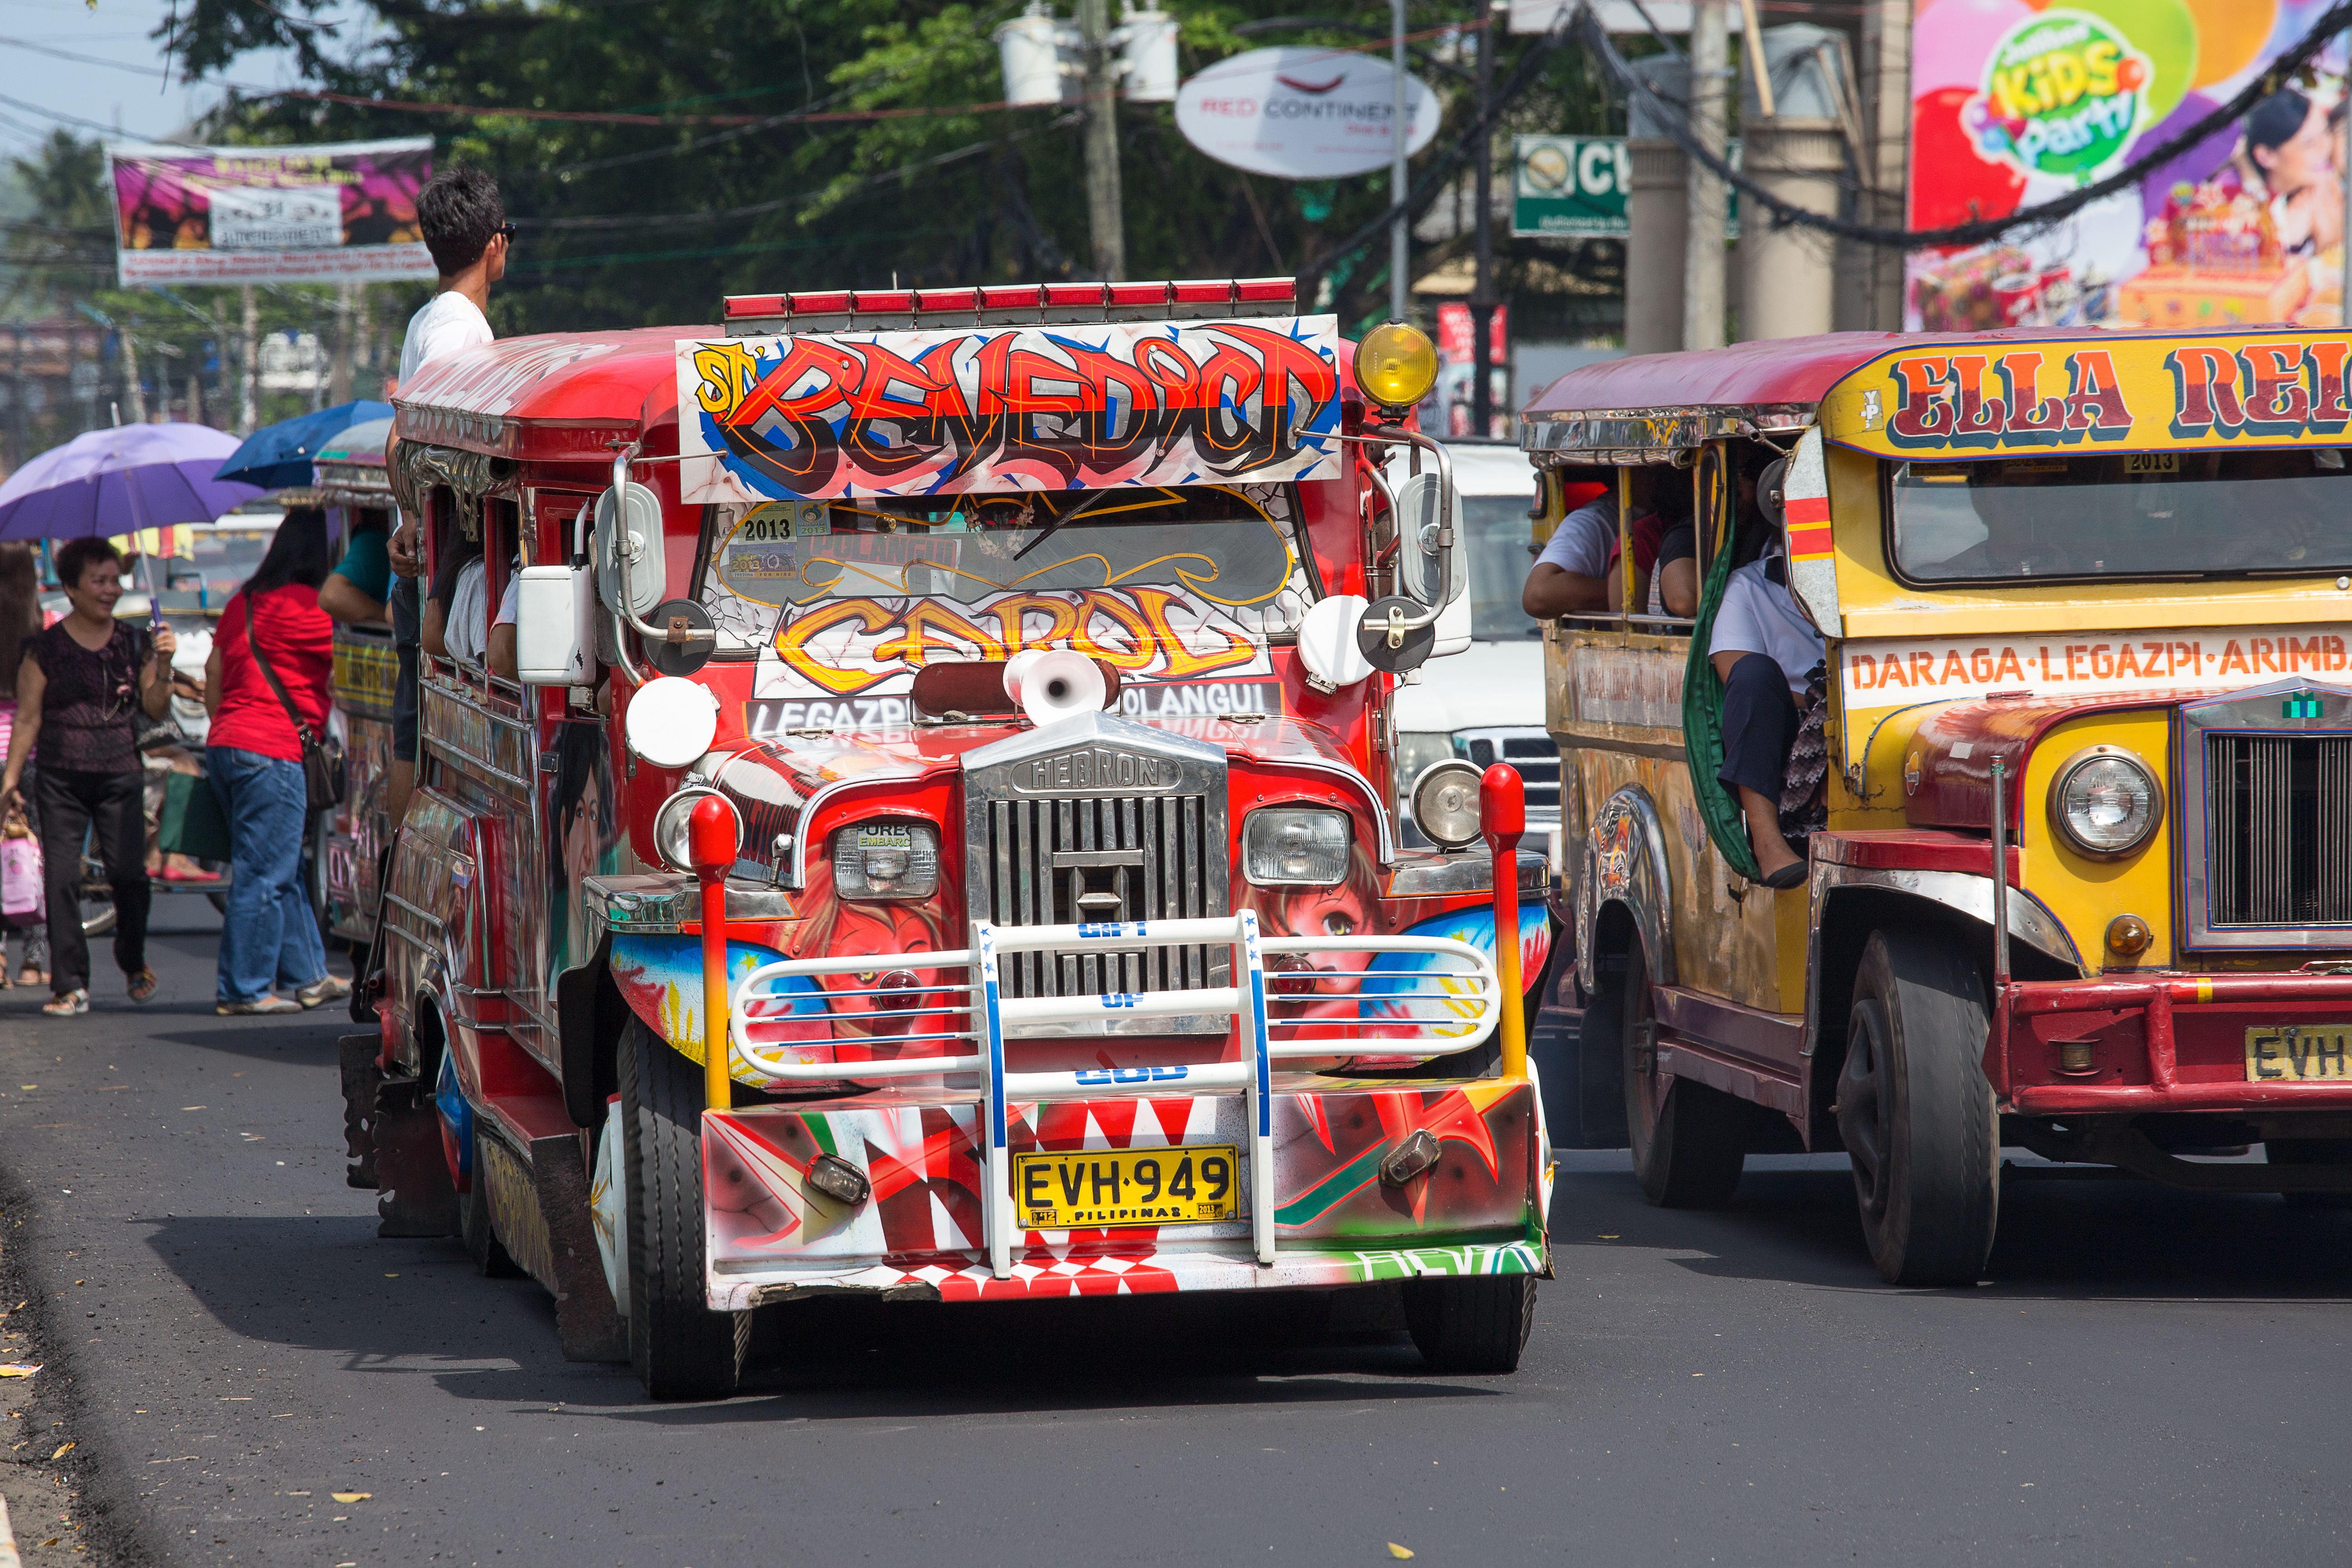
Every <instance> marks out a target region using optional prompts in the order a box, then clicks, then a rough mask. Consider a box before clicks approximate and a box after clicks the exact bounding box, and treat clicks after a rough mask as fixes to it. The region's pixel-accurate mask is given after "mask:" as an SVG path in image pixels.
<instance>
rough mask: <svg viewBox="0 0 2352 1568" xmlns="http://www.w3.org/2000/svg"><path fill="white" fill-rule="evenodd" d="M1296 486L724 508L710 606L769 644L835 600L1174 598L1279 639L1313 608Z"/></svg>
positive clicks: (714, 545)
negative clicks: (775, 632) (1143, 594)
mask: <svg viewBox="0 0 2352 1568" xmlns="http://www.w3.org/2000/svg"><path fill="white" fill-rule="evenodd" d="M1294 509H1295V500H1294V497H1293V492H1292V491H1291V489H1290V488H1289V487H1287V486H1283V485H1250V486H1223V485H1218V486H1209V485H1201V486H1166V487H1162V486H1143V487H1137V488H1133V489H1092V490H1035V491H1022V492H1014V493H1008V494H995V495H980V496H932V497H921V498H912V499H908V498H898V497H887V498H858V499H852V500H833V501H770V502H764V503H761V504H760V505H758V506H753V507H722V508H719V509H716V510H718V512H719V517H718V519H717V522H716V527H715V529H714V530H713V531H712V534H711V543H710V546H709V560H708V564H707V567H706V569H705V571H704V573H703V577H702V582H701V584H700V592H699V597H700V601H701V603H702V605H703V606H704V607H705V608H706V609H708V610H709V612H710V614H711V616H712V618H713V620H715V621H716V622H717V623H718V624H719V627H720V629H721V630H722V631H723V632H726V633H727V634H729V636H730V637H731V638H734V639H740V641H743V642H757V641H762V640H765V638H766V637H767V636H769V635H770V634H771V633H772V629H773V628H774V627H775V626H778V625H779V624H780V623H781V622H788V621H791V620H793V618H794V617H795V616H798V615H800V614H802V613H803V612H807V611H810V610H813V609H814V608H816V607H819V606H822V605H824V604H825V603H826V602H827V601H840V600H880V601H906V600H910V599H933V600H944V601H947V602H949V603H950V604H955V605H966V606H976V605H983V604H987V603H989V602H991V601H992V600H996V599H999V598H1001V597H1003V595H1007V594H1023V595H1055V594H1063V595H1077V594H1084V593H1089V592H1092V593H1097V594H1098V593H1101V592H1104V591H1108V592H1112V593H1126V594H1132V593H1133V592H1135V591H1137V590H1139V589H1143V590H1150V589H1160V590H1167V591H1170V592H1172V593H1174V594H1178V595H1184V596H1186V597H1187V598H1190V599H1192V600H1196V601H1199V602H1202V604H1204V605H1209V606H1213V607H1214V608H1215V609H1216V610H1217V611H1219V612H1222V613H1226V614H1230V615H1232V616H1234V617H1235V618H1236V620H1237V621H1239V622H1240V623H1241V624H1243V625H1244V626H1252V627H1254V628H1257V629H1261V630H1262V631H1264V632H1265V633H1275V632H1281V631H1287V630H1295V629H1296V627H1297V619H1298V617H1299V616H1302V615H1303V614H1304V613H1305V610H1306V606H1307V598H1306V596H1305V590H1306V584H1305V578H1304V574H1303V573H1302V572H1301V571H1300V570H1299V564H1298V552H1297V547H1296V546H1295V545H1294V543H1293V527H1294V524H1293V521H1292V519H1293V517H1294V516H1295V510H1294Z"/></svg>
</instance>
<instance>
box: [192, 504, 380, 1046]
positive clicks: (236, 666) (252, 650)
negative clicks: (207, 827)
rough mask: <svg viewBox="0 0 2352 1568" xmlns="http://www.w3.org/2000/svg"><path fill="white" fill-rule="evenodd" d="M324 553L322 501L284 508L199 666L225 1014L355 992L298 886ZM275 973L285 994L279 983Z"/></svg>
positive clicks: (329, 640) (323, 656) (331, 637)
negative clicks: (221, 821) (223, 884)
mask: <svg viewBox="0 0 2352 1568" xmlns="http://www.w3.org/2000/svg"><path fill="white" fill-rule="evenodd" d="M332 564H333V563H332V561H331V559H330V557H329V555H328V552H327V518H326V514H325V513H324V512H322V511H320V510H319V509H318V508H316V507H297V508H294V509H293V510H290V511H289V512H287V514H286V519H285V521H283V522H280V523H279V524H278V535H277V537H276V538H274V539H272V540H271V541H270V542H269V552H268V554H267V555H264V556H263V557H262V558H261V565H260V566H259V568H257V570H256V571H255V572H254V574H253V576H252V577H251V579H249V580H248V581H247V583H246V584H245V586H244V587H242V588H240V589H238V590H237V591H236V594H235V595H231V596H230V598H229V601H228V603H227V604H226V605H222V606H221V617H220V622H219V624H218V625H217V626H215V628H214V631H213V651H212V658H210V659H208V660H207V661H206V662H205V706H206V707H207V708H208V709H210V710H211V712H212V720H213V722H212V730H211V732H210V733H209V734H208V735H207V736H206V737H205V772H206V773H208V774H209V775H210V777H211V779H212V785H213V793H214V794H215V795H218V796H219V797H220V803H221V810H222V812H223V814H225V815H226V816H227V818H228V826H229V845H230V854H229V878H230V880H229V889H228V917H227V919H226V920H225V921H222V922H221V942H220V970H219V977H218V979H217V980H216V981H215V985H214V1006H213V1010H214V1011H215V1012H216V1013H219V1014H222V1015H224V1016H232V1015H238V1014H247V1013H294V1012H299V1011H300V1010H301V1009H302V1008H305V1007H316V1006H319V1005H320V1004H322V1003H327V1002H333V1001H337V1000H339V999H341V998H342V997H345V996H348V995H350V994H351V983H350V982H348V981H345V980H339V979H336V978H335V977H334V976H332V975H330V974H329V973H327V950H326V944H325V943H324V942H322V941H321V940H320V935H319V922H318V921H317V920H316V919H315V918H314V917H313V916H312V915H311V913H310V899H309V897H308V896H307V895H306V894H305V893H304V891H303V889H302V846H303V844H304V843H305V842H307V841H308V839H309V834H308V833H307V832H305V828H306V827H307V826H308V822H307V817H308V812H309V802H308V794H307V791H306V790H305V788H304V784H303V779H302V732H303V731H305V730H307V731H309V732H310V733H311V734H313V735H319V736H323V735H324V734H325V733H326V732H327V705H328V700H329V693H328V683H329V681H330V679H331V677H332V675H333V673H334V663H335V623H334V622H333V621H332V620H331V619H330V618H329V617H328V616H327V612H326V611H324V610H322V609H320V607H319V585H320V584H322V583H324V582H325V581H326V580H327V572H328V569H329V568H330V567H331V565H332ZM273 675H274V676H275V677H276V678H277V679H276V682H275V684H274V685H273V683H272V681H271V679H270V678H271V677H272V676H273ZM298 724H299V728H298V727H297V726H298ZM281 986H283V987H290V988H292V990H293V992H294V994H293V996H291V997H286V996H281V995H279V994H278V987H281Z"/></svg>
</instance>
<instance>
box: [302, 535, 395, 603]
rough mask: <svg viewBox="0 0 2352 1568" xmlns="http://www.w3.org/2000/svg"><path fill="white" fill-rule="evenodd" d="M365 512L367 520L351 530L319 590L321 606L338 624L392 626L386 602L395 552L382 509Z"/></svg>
mask: <svg viewBox="0 0 2352 1568" xmlns="http://www.w3.org/2000/svg"><path fill="white" fill-rule="evenodd" d="M362 516H363V517H364V518H365V519H366V521H362V522H361V523H360V524H359V525H358V526H356V527H355V528H353V529H352V537H351V540H350V542H348V543H346V544H345V545H344V546H343V558H342V560H341V561H340V562H338V563H336V564H335V569H334V570H333V571H332V572H331V573H329V574H327V583H326V586H324V587H322V588H320V590H319V608H320V609H322V610H324V611H326V612H327V614H328V615H330V616H333V617H334V619H335V622H336V624H337V625H339V626H389V625H391V624H392V620H391V615H390V612H389V611H387V610H386V609H385V608H384V604H385V601H386V600H388V599H390V598H391V597H392V555H391V552H390V551H389V550H388V549H387V548H386V543H387V542H386V540H385V538H384V531H383V516H382V514H381V513H375V512H368V513H363V514H362Z"/></svg>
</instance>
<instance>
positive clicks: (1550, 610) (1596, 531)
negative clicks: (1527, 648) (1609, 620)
mask: <svg viewBox="0 0 2352 1568" xmlns="http://www.w3.org/2000/svg"><path fill="white" fill-rule="evenodd" d="M1616 552H1617V490H1616V488H1615V487H1614V486H1612V487H1611V488H1610V489H1608V490H1606V491H1604V492H1603V493H1602V494H1601V497H1600V499H1598V500H1594V501H1591V502H1590V503H1588V504H1586V505H1584V506H1580V507H1578V508H1577V509H1576V510H1574V511H1571V512H1570V513H1569V514H1568V515H1567V516H1566V517H1564V518H1561V519H1560V520H1559V527H1558V528H1555V529H1553V530H1552V531H1551V538H1550V539H1549V540H1548V541H1547V542H1545V544H1544V547H1543V551H1542V552H1541V553H1540V554H1538V556H1537V557H1536V563H1535V565H1534V566H1533V567H1532V568H1531V569H1530V570H1529V571H1528V582H1527V586H1526V587H1525V588H1523V589H1522V590H1520V593H1519V607H1520V608H1521V609H1523V610H1525V611H1526V612H1527V613H1528V615H1530V616H1534V617H1535V618H1536V619H1537V620H1539V621H1549V620H1552V619H1554V618H1556V617H1558V616H1572V615H1575V614H1577V613H1578V612H1579V611H1587V610H1603V609H1606V608H1608V606H1609V581H1608V579H1609V562H1610V558H1611V557H1612V556H1613V555H1615V554H1616Z"/></svg>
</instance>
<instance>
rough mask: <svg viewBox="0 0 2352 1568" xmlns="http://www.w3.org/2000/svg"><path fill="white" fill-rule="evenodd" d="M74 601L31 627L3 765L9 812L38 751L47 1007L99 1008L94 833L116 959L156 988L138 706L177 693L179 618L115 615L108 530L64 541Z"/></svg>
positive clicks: (64, 565)
mask: <svg viewBox="0 0 2352 1568" xmlns="http://www.w3.org/2000/svg"><path fill="white" fill-rule="evenodd" d="M57 569H58V581H59V582H60V583H62V584H64V585H65V591H66V598H67V600H68V602H69V603H70V604H71V605H72V606H73V607H72V609H71V611H70V612H68V614H67V615H66V616H65V617H64V618H63V619H62V620H60V621H58V624H57V625H55V626H51V627H49V628H48V629H47V630H46V631H43V632H40V633H38V634H37V635H36V636H33V637H28V638H26V641H25V644H24V656H23V658H22V659H21V660H20V661H19V663H18V665H17V668H16V723H15V726H14V727H13V728H12V730H11V731H10V732H9V736H8V762H7V767H6V771H5V773H0V815H5V813H6V812H7V811H9V810H12V809H14V808H15V807H16V805H18V804H19V803H20V802H21V801H22V800H23V799H24V788H23V785H24V780H25V771H26V764H27V763H33V764H35V766H34V771H33V785H34V787H33V814H34V816H35V817H36V818H37V820H38V822H39V824H40V840H41V862H42V876H43V879H44V881H45V882H46V884H47V885H46V889H45V893H46V896H47V900H48V917H47V919H48V930H49V953H50V972H49V992H50V995H49V1000H48V1001H47V1002H46V1003H44V1004H43V1005H42V1006H41V1011H42V1012H44V1013H47V1014H48V1015H49V1016H52V1017H58V1018H68V1017H72V1016H74V1015H76V1014H79V1013H87V1012H89V941H88V939H87V938H85V937H84V936H83V934H82V929H81V880H82V843H83V840H84V838H85V837H94V838H95V840H96V847H97V849H98V855H99V858H100V861H101V862H102V863H103V865H104V866H105V868H106V879H107V884H108V886H109V888H110V889H111V891H112V893H113V896H114V917H115V919H114V962H115V963H116V964H117V965H118V966H120V967H121V970H122V973H123V974H124V975H125V976H126V977H127V978H128V980H129V983H130V995H131V1000H132V1001H133V1002H144V1001H146V1000H148V999H149V998H150V997H152V996H153V995H154V994H155V972H154V971H153V970H152V969H150V968H149V967H148V966H147V903H148V899H149V895H150V889H149V887H148V882H147V814H146V812H145V810H144V809H143V803H144V801H145V797H146V776H145V773H143V771H142V769H141V767H140V763H139V744H138V731H137V725H136V720H135V715H136V714H138V713H142V712H143V713H144V714H145V715H146V716H147V717H148V718H149V719H161V718H162V717H163V715H164V713H165V712H167V711H168V710H169V709H170V706H171V700H172V653H173V649H174V648H175V647H177V646H178V645H177V643H176V641H175V640H174V638H173V636H172V628H171V627H169V626H162V625H158V626H156V627H155V629H154V631H153V632H152V634H151V633H150V632H149V631H148V630H147V628H146V627H144V626H139V625H137V624H136V623H134V622H130V621H118V620H116V619H115V618H114V605H115V602H116V601H117V600H119V599H121V597H122V556H121V553H120V552H118V551H116V549H115V548H114V546H113V545H111V544H110V543H108V542H106V541H105V540H103V539H90V538H83V539H72V540H68V541H67V542H65V543H64V544H62V545H60V546H59V547H58V553H57Z"/></svg>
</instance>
